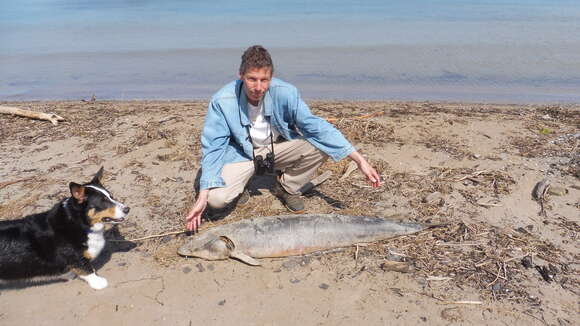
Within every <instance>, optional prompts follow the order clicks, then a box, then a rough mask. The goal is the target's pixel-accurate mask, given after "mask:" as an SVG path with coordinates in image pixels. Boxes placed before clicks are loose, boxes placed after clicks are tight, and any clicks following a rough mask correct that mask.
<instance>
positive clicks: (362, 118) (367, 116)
mask: <svg viewBox="0 0 580 326" xmlns="http://www.w3.org/2000/svg"><path fill="white" fill-rule="evenodd" d="M384 113H385V112H373V113H371V114H365V115H361V116H359V117H352V118H327V119H326V121H328V122H333V121H338V120H341V119H352V120H364V119H368V118H374V117H378V116H380V115H383V114H384Z"/></svg>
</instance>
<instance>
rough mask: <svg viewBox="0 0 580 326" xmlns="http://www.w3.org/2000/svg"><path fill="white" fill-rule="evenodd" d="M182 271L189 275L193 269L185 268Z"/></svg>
mask: <svg viewBox="0 0 580 326" xmlns="http://www.w3.org/2000/svg"><path fill="white" fill-rule="evenodd" d="M181 271H182V272H183V274H187V273H189V272H191V267H189V266H185V267H183V269H182V270H181Z"/></svg>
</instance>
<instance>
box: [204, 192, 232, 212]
mask: <svg viewBox="0 0 580 326" xmlns="http://www.w3.org/2000/svg"><path fill="white" fill-rule="evenodd" d="M221 189H222V188H217V189H212V190H210V192H209V194H208V198H207V204H208V205H209V206H210V207H211V208H215V209H221V208H224V207H226V206H227V205H228V204H229V203H231V202H232V201H233V200H234V199H235V196H234V197H233V198H230V197H231V195H229V194H228V193H227V192H225V191H223V190H221Z"/></svg>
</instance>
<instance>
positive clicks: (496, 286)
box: [491, 282, 502, 292]
mask: <svg viewBox="0 0 580 326" xmlns="http://www.w3.org/2000/svg"><path fill="white" fill-rule="evenodd" d="M501 289H502V285H501V283H499V282H498V283H495V284H494V285H492V286H491V290H492V291H493V292H499V291H501Z"/></svg>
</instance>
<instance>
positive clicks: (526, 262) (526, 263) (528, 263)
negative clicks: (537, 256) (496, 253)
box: [522, 256, 534, 268]
mask: <svg viewBox="0 0 580 326" xmlns="http://www.w3.org/2000/svg"><path fill="white" fill-rule="evenodd" d="M522 265H523V266H524V267H525V268H530V267H533V266H534V264H533V263H532V256H526V257H524V258H522Z"/></svg>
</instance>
